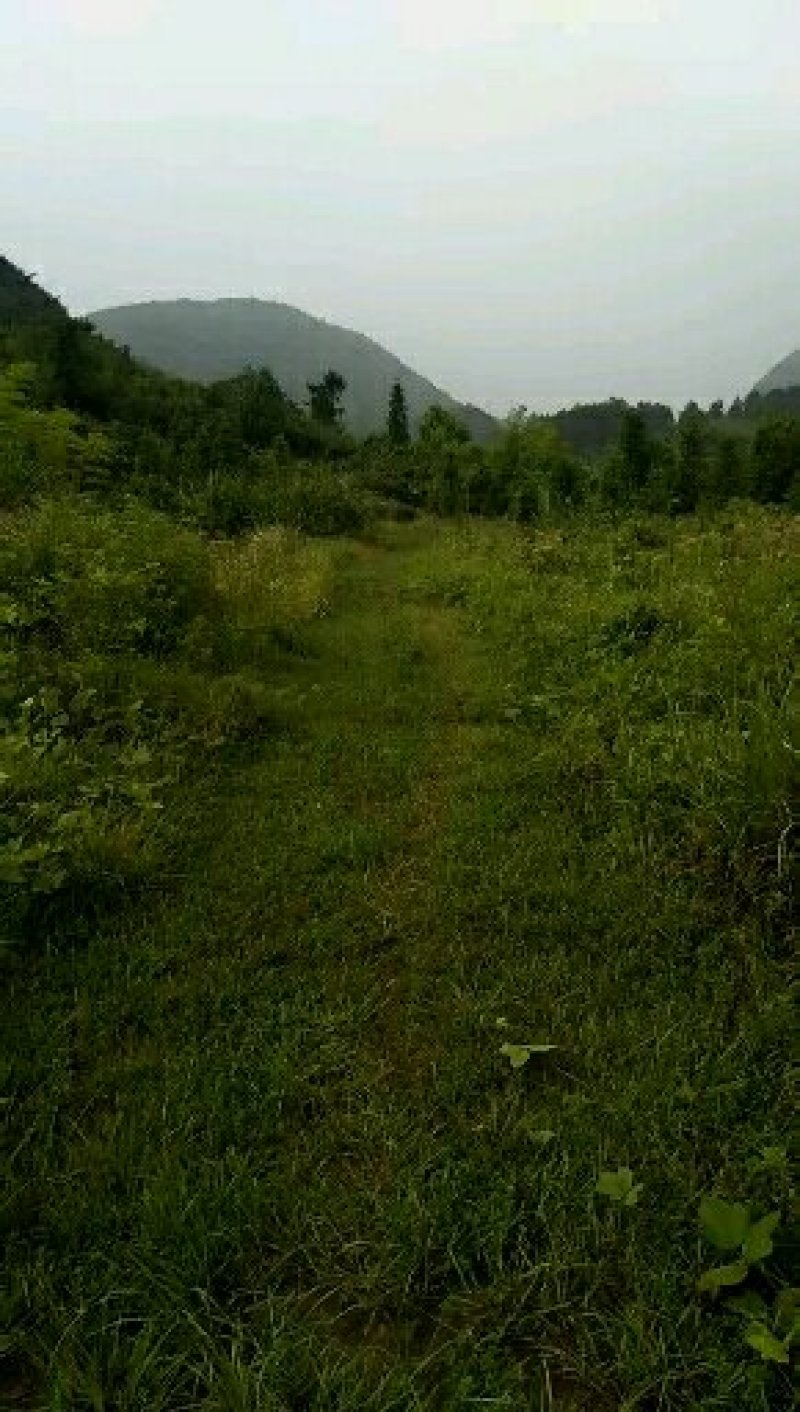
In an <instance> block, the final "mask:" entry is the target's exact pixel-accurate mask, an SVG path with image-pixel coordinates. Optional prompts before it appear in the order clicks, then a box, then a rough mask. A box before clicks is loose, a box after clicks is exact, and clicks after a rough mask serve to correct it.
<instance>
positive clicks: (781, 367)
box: [753, 348, 800, 395]
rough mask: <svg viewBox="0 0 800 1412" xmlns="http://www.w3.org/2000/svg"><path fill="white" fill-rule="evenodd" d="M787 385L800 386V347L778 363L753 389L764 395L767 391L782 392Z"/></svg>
mask: <svg viewBox="0 0 800 1412" xmlns="http://www.w3.org/2000/svg"><path fill="white" fill-rule="evenodd" d="M787 387H800V348H798V349H797V350H796V351H795V352H794V353H790V354H789V356H788V358H784V359H783V360H782V361H781V362H780V363H776V364H775V367H774V368H771V369H770V371H769V372H768V373H767V375H766V377H763V378H762V379H761V381H760V382H757V383H756V385H755V387H754V389H753V391H754V392H760V393H761V394H762V395H764V394H765V393H767V392H781V391H783V389H784V388H787Z"/></svg>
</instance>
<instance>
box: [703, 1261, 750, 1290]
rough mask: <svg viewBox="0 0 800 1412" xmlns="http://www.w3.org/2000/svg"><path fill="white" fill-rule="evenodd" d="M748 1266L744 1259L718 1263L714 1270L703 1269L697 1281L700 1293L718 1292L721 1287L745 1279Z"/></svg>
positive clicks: (726, 1287) (724, 1287)
mask: <svg viewBox="0 0 800 1412" xmlns="http://www.w3.org/2000/svg"><path fill="white" fill-rule="evenodd" d="M748 1273H749V1266H748V1265H747V1263H746V1261H744V1260H736V1261H735V1262H734V1264H733V1265H718V1266H717V1268H716V1269H714V1270H704V1271H703V1274H702V1275H701V1276H700V1278H699V1280H698V1281H697V1288H698V1291H699V1293H700V1294H718V1293H719V1291H720V1290H721V1289H729V1288H731V1287H732V1286H733V1285H740V1284H741V1283H742V1280H746V1279H747V1276H748Z"/></svg>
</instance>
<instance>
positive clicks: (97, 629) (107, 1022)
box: [0, 502, 798, 1412]
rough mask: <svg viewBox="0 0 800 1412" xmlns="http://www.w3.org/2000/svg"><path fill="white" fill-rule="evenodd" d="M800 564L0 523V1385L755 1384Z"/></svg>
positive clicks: (115, 1396)
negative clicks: (3, 906)
mask: <svg viewBox="0 0 800 1412" xmlns="http://www.w3.org/2000/svg"><path fill="white" fill-rule="evenodd" d="M797 550H798V542H797V522H796V520H794V519H792V518H791V516H789V515H788V514H786V513H781V512H778V511H770V510H764V509H758V508H755V507H753V506H746V505H744V504H734V505H733V506H731V507H729V508H728V509H727V510H725V511H724V512H722V513H717V514H715V515H710V516H708V517H707V518H705V519H703V520H701V519H699V518H696V517H686V518H684V519H682V520H679V521H677V522H676V521H673V520H669V519H667V518H661V517H641V516H640V517H638V518H634V517H630V516H629V517H627V518H625V519H623V520H622V521H621V523H619V524H617V525H609V524H606V525H602V524H594V525H592V524H590V523H586V524H583V523H579V522H575V523H573V524H572V525H571V526H568V527H566V528H564V527H562V528H557V527H550V528H546V529H545V530H543V531H539V532H537V531H531V530H527V529H524V528H518V527H515V526H513V525H510V524H507V523H502V522H497V523H490V522H485V521H463V522H461V523H442V522H438V523H437V522H435V521H430V520H420V521H418V522H417V523H416V524H413V525H409V526H404V525H396V524H395V525H384V526H383V527H382V528H380V529H375V530H374V531H373V532H372V533H371V535H370V536H369V537H368V538H365V539H361V540H360V541H356V540H349V541H345V540H337V539H335V538H329V539H324V540H323V539H317V540H307V539H303V538H302V537H301V536H299V535H298V534H297V532H296V531H293V530H291V529H280V528H276V529H271V530H265V531H262V532H260V533H258V534H256V535H254V536H250V537H247V536H245V537H242V538H240V539H238V540H224V539H220V540H208V539H206V538H204V537H202V536H201V535H199V534H198V533H197V532H196V530H194V529H190V528H184V529H181V530H177V529H176V528H175V526H174V524H173V523H171V522H170V521H168V520H167V519H166V518H165V517H164V516H162V515H159V514H158V513H157V512H155V511H153V510H151V509H145V508H142V507H135V506H133V505H128V507H127V508H118V509H116V510H110V509H103V508H101V507H98V506H94V507H93V506H91V505H89V504H83V505H76V504H75V503H67V502H59V503H57V504H50V505H45V506H40V507H38V508H30V509H27V510H24V511H20V512H17V513H16V514H15V515H14V516H13V517H11V518H10V519H9V520H8V521H7V523H6V525H5V526H4V536H3V550H2V563H1V565H0V568H1V571H2V591H3V594H4V598H3V605H4V610H3V611H4V621H5V624H6V646H5V652H6V658H5V661H6V667H7V669H8V670H7V685H6V687H5V688H4V689H5V691H6V700H5V708H4V709H5V712H6V716H7V718H8V720H9V721H10V722H11V724H12V730H11V732H10V734H9V738H8V740H7V742H6V743H5V744H4V747H3V749H4V761H3V770H4V783H3V789H4V791H5V799H4V811H3V815H2V817H3V819H4V821H6V828H7V831H6V836H5V840H4V845H3V846H4V852H3V869H4V873H3V878H4V883H5V890H4V896H5V898H6V901H7V910H6V926H7V938H8V939H9V940H11V941H12V942H13V943H14V944H13V945H12V946H10V947H7V948H6V949H5V959H4V971H5V975H4V981H5V1000H4V1024H5V1027H6V1031H7V1035H8V1038H9V1041H10V1042H9V1044H8V1047H7V1061H6V1062H7V1075H6V1079H7V1083H6V1092H7V1102H6V1108H5V1114H6V1119H7V1122H8V1127H9V1132H10V1135H11V1145H10V1147H9V1160H8V1162H7V1166H6V1176H7V1186H6V1192H5V1197H4V1204H3V1230H4V1238H5V1242H6V1255H7V1272H8V1276H9V1279H8V1285H7V1293H6V1295H5V1296H4V1304H3V1313H4V1315H5V1317H6V1324H7V1328H8V1334H7V1338H6V1343H5V1345H4V1349H5V1353H6V1368H7V1371H6V1372H5V1374H4V1375H3V1380H2V1382H0V1388H2V1399H4V1405H8V1406H10V1407H11V1406H22V1407H29V1408H43V1409H44V1408H46V1409H57V1408H58V1409H61V1408H70V1409H72V1408H75V1409H80V1408H87V1409H89V1408H92V1409H98V1408H104V1409H111V1408H113V1409H120V1412H134V1409H136V1412H145V1409H147V1412H158V1409H164V1412H167V1409H169V1412H174V1409H177V1408H193V1409H194V1408H205V1409H220V1410H221V1409H225V1412H228V1409H235V1408H241V1409H248V1410H249V1409H274V1412H284V1409H297V1410H298V1412H300V1409H303V1410H304V1412H305V1409H319V1412H321V1410H322V1409H328V1410H329V1412H332V1409H342V1412H344V1409H347V1410H348V1412H351V1410H352V1412H356V1409H358V1412H361V1409H369V1408H372V1409H375V1412H389V1409H396V1412H407V1409H413V1408H419V1409H434V1408H436V1409H439V1408H441V1409H444V1412H450V1410H451V1409H452V1410H453V1412H456V1410H457V1409H458V1410H459V1412H460V1409H465V1410H466V1409H467V1408H470V1407H473V1406H476V1405H478V1404H480V1405H494V1406H498V1407H507V1408H509V1409H513V1412H517V1409H519V1412H522V1409H526V1408H531V1409H540V1408H548V1407H552V1408H556V1409H565V1412H569V1409H586V1410H587V1412H588V1409H592V1412H594V1410H595V1409H606V1408H608V1409H609V1412H610V1409H612V1408H613V1409H620V1408H625V1409H634V1408H636V1409H648V1412H649V1409H652V1412H655V1409H675V1412H677V1409H687V1412H688V1409H693V1412H694V1409H723V1408H724V1409H731V1412H733V1409H737V1412H738V1409H742V1412H755V1410H756V1409H782V1408H786V1409H788V1408H789V1407H790V1406H791V1405H792V1394H791V1385H790V1380H789V1374H788V1368H787V1366H786V1365H785V1360H786V1359H788V1358H789V1357H790V1356H791V1327H792V1319H793V1317H794V1314H793V1308H795V1307H796V1306H795V1305H793V1299H794V1296H793V1295H792V1294H791V1293H790V1292H787V1291H790V1290H791V1285H792V1268H793V1258H794V1254H795V1251H796V1246H795V1245H794V1244H793V1241H794V1240H795V1239H796V1237H794V1236H793V1228H792V1218H793V1197H794V1188H793V1185H792V1180H791V1173H790V1165H789V1155H788V1152H787V1147H788V1141H787V1132H788V1128H789V1121H790V1092H789V1065H790V1057H791V1056H790V1000H791V989H790V979H791V978H790V961H791V952H790V942H791V936H792V931H791V924H792V914H791V891H790V887H791V880H792V865H793V834H792V815H791V809H792V803H793V798H794V795H795V790H796V774H795V773H794V771H795V768H796V760H797V755H796V748H795V743H794V742H793V737H792V733H791V719H790V704H791V697H790V693H791V689H792V684H793V679H794V663H795V661H796V646H797V614H796V609H797V605H796V595H795V594H794V590H795V589H796V562H797ZM9 821H10V823H9ZM550 1046H552V1048H550ZM710 1199H711V1201H710ZM715 1202H716V1203H717V1204H716V1205H715V1204H714V1203H715ZM764 1218H766V1225H764V1224H763V1221H764ZM759 1222H762V1225H761V1226H759V1225H758V1223H759ZM753 1231H755V1234H753ZM715 1270H716V1271H717V1272H718V1273H717V1275H713V1274H712V1275H711V1276H709V1274H708V1272H709V1271H715ZM719 1271H723V1273H722V1274H720V1273H719ZM726 1271H727V1272H728V1273H727V1274H726V1273H724V1272H726ZM731 1271H732V1273H731ZM698 1282H700V1284H701V1286H703V1288H698ZM2 1399H0V1400H2Z"/></svg>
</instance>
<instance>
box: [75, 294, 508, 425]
mask: <svg viewBox="0 0 800 1412" xmlns="http://www.w3.org/2000/svg"><path fill="white" fill-rule="evenodd" d="M89 318H90V319H91V321H92V323H93V324H94V325H95V326H96V327H97V328H98V329H99V330H100V332H101V333H103V334H105V336H106V337H107V338H110V339H112V340H113V341H114V342H115V343H118V344H122V345H124V346H127V347H128V348H130V350H131V352H132V353H133V354H134V355H135V356H136V357H137V358H140V359H141V360H142V361H143V362H146V363H150V364H151V365H152V366H154V367H156V368H160V369H162V370H163V371H164V372H168V373H173V374H176V375H177V376H180V377H185V378H192V379H194V380H196V381H198V382H206V383H208V382H214V381H217V380H218V379H221V378H228V377H233V376H235V375H236V374H237V373H240V372H242V371H243V369H244V368H246V367H253V368H260V367H266V368H269V370H270V372H271V373H272V374H273V375H274V377H276V378H277V380H278V382H279V383H280V385H281V387H282V388H283V390H284V392H285V393H286V394H287V395H288V396H289V397H290V398H292V400H293V401H295V402H298V403H302V404H305V402H306V401H307V397H308V389H307V384H308V383H309V382H316V381H318V380H319V378H320V377H322V376H323V374H324V373H326V372H327V371H328V369H329V368H335V369H336V371H337V372H339V373H341V374H342V376H343V377H344V378H345V379H346V380H347V390H346V392H345V395H344V411H345V420H346V423H347V426H348V429H349V430H350V431H352V432H353V433H354V434H355V435H357V436H365V435H368V434H369V433H370V432H378V431H382V430H384V428H385V425H386V415H387V412H388V407H389V397H390V393H391V389H392V385H393V383H395V382H399V383H401V385H402V387H403V389H404V391H405V394H406V401H407V404H408V410H409V418H410V422H411V425H412V428H416V426H418V424H419V422H420V420H421V418H422V416H423V414H424V413H425V412H426V410H427V409H428V408H429V407H431V406H434V405H438V406H440V407H444V408H446V409H447V410H448V411H450V412H452V413H453V414H454V415H455V416H456V417H457V418H458V419H459V420H460V421H461V422H463V423H464V424H465V425H466V426H467V428H468V429H469V431H470V433H471V435H472V436H473V437H474V438H475V439H476V440H477V441H485V440H487V439H489V438H490V437H491V436H492V435H493V433H494V432H495V430H496V427H497V423H496V422H495V420H494V418H492V417H490V416H489V415H488V413H486V412H483V411H481V410H480V409H479V408H477V407H470V406H466V405H464V404H463V403H460V402H457V401H455V399H454V398H452V397H450V396H449V395H448V394H447V393H446V392H442V391H441V389H440V388H438V387H435V386H434V384H433V383H432V382H429V381H428V379H427V378H424V377H422V376H421V375H420V374H419V373H417V372H415V371H414V370H413V369H412V368H409V367H408V366H407V365H406V364H405V363H402V362H401V361H400V359H399V358H397V357H395V356H394V354H392V353H389V352H388V351H387V350H386V349H385V348H382V347H381V346H380V344H378V343H375V342H374V341H373V340H372V339H371V338H367V337H366V335H365V334H362V333H356V332H354V331H353V330H352V329H346V328H340V327H339V326H338V325H336V324H329V323H326V322H325V321H324V320H323V319H317V318H314V317H312V316H311V315H310V314H306V313H304V312H303V311H302V310H300V309H295V308H292V307H291V306H290V305H288V304H277V303H271V302H268V301H265V300H260V299H218V300H213V301H202V300H193V299H179V300H175V301H154V302H151V303H144V304H131V305H127V306H121V307H119V308H112V309H100V310H97V311H96V312H95V313H92V314H90V315H89Z"/></svg>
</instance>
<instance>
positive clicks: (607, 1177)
mask: <svg viewBox="0 0 800 1412" xmlns="http://www.w3.org/2000/svg"><path fill="white" fill-rule="evenodd" d="M642 1190H643V1187H642V1185H641V1183H639V1185H638V1186H637V1185H636V1184H635V1183H634V1180H633V1172H632V1171H631V1169H630V1167H618V1168H617V1170H616V1172H601V1173H600V1176H599V1177H598V1180H597V1186H596V1187H595V1191H596V1192H597V1193H598V1195H600V1196H607V1197H608V1198H609V1200H610V1201H615V1202H616V1203H617V1204H618V1205H619V1206H635V1205H636V1203H637V1201H638V1200H639V1193H640V1192H641V1191H642Z"/></svg>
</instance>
